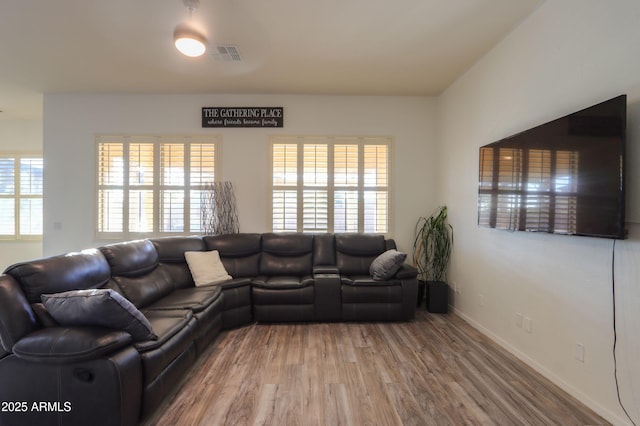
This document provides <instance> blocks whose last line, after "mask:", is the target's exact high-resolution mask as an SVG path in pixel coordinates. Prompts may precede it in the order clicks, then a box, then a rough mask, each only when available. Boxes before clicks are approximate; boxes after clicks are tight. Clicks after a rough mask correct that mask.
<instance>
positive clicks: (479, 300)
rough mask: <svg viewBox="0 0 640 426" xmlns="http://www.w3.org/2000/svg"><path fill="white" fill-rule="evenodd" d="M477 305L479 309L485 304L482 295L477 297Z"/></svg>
mask: <svg viewBox="0 0 640 426" xmlns="http://www.w3.org/2000/svg"><path fill="white" fill-rule="evenodd" d="M478 304H479V305H480V307H483V306H484V304H485V297H484V294H480V295H478Z"/></svg>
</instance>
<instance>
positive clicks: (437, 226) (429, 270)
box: [413, 206, 453, 312]
mask: <svg viewBox="0 0 640 426" xmlns="http://www.w3.org/2000/svg"><path fill="white" fill-rule="evenodd" d="M452 246H453V227H452V226H451V225H450V224H449V223H448V222H447V206H441V207H438V209H436V211H435V212H434V213H433V214H432V215H431V216H428V217H420V218H419V219H418V221H417V222H416V226H415V240H414V242H413V262H414V265H415V266H416V269H417V270H418V279H419V280H421V281H423V282H424V283H426V284H425V285H424V286H426V288H427V295H428V296H427V309H429V311H431V312H446V311H447V305H448V302H447V296H448V291H449V290H448V289H449V287H448V285H447V283H446V274H447V269H448V267H449V260H450V259H451V247H452ZM443 292H444V294H443ZM434 296H438V297H434ZM436 299H438V300H436ZM443 299H444V302H443Z"/></svg>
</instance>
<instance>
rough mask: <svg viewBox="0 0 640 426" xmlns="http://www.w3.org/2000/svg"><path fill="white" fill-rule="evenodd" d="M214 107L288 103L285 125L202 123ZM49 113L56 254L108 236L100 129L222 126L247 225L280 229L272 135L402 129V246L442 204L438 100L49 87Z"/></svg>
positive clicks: (397, 137)
mask: <svg viewBox="0 0 640 426" xmlns="http://www.w3.org/2000/svg"><path fill="white" fill-rule="evenodd" d="M207 106H282V107H284V127H283V128H280V129H202V127H201V108H202V107H207ZM44 117H45V118H44V156H45V163H46V168H45V206H46V207H45V214H44V228H45V229H44V252H45V254H46V255H53V254H58V253H63V252H68V251H75V250H81V249H84V248H88V247H95V246H98V245H100V244H102V243H103V242H99V241H95V240H94V227H95V222H94V211H95V176H94V175H95V153H94V151H95V149H94V144H95V143H94V135H95V134H98V133H107V134H109V133H128V134H149V133H152V134H176V133H181V134H182V133H183V134H194V133H215V134H221V135H222V139H223V142H222V151H221V156H222V157H221V158H222V167H221V179H222V180H229V181H231V182H232V183H233V184H234V187H235V192H236V198H237V204H238V216H239V222H240V230H241V231H242V232H266V231H269V230H270V223H269V220H268V218H269V216H268V211H267V209H268V208H269V193H268V188H269V186H268V185H269V179H268V166H269V165H268V160H267V152H268V135H270V134H329V135H383V136H392V137H393V138H394V146H395V147H394V164H393V185H394V187H395V188H396V191H395V192H394V193H393V203H394V212H395V216H394V220H393V224H392V226H393V230H392V236H393V237H394V238H395V239H396V241H397V243H398V244H399V247H400V249H402V250H410V249H411V244H412V242H413V240H412V233H413V224H414V223H415V221H416V219H417V217H418V216H420V215H424V214H426V213H427V212H429V211H430V210H431V209H433V208H434V207H435V205H436V199H435V191H436V188H435V183H434V182H435V180H434V178H435V155H434V150H435V140H434V138H435V123H434V119H435V99H433V98H424V97H415V98H414V97H340V96H269V95H125V94H111V95H100V94H83V95H76V94H49V95H45V96H44ZM423 182H427V184H426V185H423V184H422V183H423ZM417 183H420V185H417Z"/></svg>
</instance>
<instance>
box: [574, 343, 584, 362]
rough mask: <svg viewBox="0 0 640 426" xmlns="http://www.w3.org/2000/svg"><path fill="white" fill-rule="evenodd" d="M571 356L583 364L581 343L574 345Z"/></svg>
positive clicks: (582, 346)
mask: <svg viewBox="0 0 640 426" xmlns="http://www.w3.org/2000/svg"><path fill="white" fill-rule="evenodd" d="M573 356H574V358H575V359H577V360H578V361H580V362H584V345H583V344H582V343H576V346H575V348H574V354H573Z"/></svg>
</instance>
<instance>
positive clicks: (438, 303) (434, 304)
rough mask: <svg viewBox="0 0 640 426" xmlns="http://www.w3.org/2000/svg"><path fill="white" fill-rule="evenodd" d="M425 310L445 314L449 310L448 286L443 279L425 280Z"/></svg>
mask: <svg viewBox="0 0 640 426" xmlns="http://www.w3.org/2000/svg"><path fill="white" fill-rule="evenodd" d="M427 311H429V312H433V313H437V314H446V313H447V312H448V311H449V286H448V285H447V283H446V282H444V281H427Z"/></svg>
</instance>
